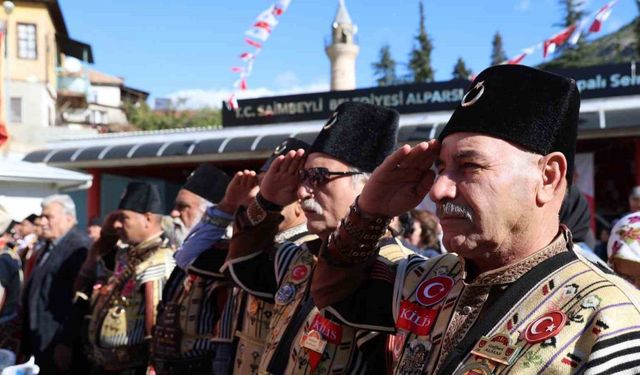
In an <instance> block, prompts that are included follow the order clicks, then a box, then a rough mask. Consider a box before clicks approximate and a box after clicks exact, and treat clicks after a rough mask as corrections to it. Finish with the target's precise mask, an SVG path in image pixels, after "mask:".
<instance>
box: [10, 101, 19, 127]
mask: <svg viewBox="0 0 640 375" xmlns="http://www.w3.org/2000/svg"><path fill="white" fill-rule="evenodd" d="M10 107H11V108H10V117H9V121H10V122H17V123H22V98H11V102H10Z"/></svg>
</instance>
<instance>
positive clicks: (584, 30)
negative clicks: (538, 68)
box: [503, 0, 618, 64]
mask: <svg viewBox="0 0 640 375" xmlns="http://www.w3.org/2000/svg"><path fill="white" fill-rule="evenodd" d="M617 2H618V0H612V1H609V2H608V3H606V4H605V5H604V6H602V7H601V8H600V9H599V10H598V11H597V12H595V13H594V14H591V15H590V16H589V17H586V18H584V19H583V20H582V21H580V23H578V24H577V25H571V26H569V27H567V28H565V29H564V30H562V31H560V32H559V33H557V34H555V35H553V36H552V37H550V38H548V39H545V40H544V41H543V42H541V43H538V44H536V45H533V46H531V47H528V48H525V49H523V50H522V51H521V52H520V54H518V55H517V56H514V57H512V58H511V59H508V60H506V61H504V62H503V64H520V63H522V61H523V60H524V59H525V58H526V57H527V56H529V55H531V54H533V53H534V52H536V51H538V50H542V57H543V58H545V59H546V58H547V56H549V55H550V54H553V53H554V52H555V51H556V49H558V48H559V47H562V46H564V45H566V44H568V45H570V46H574V45H576V44H577V43H578V40H580V38H582V37H585V36H587V35H589V34H593V33H597V32H600V30H602V24H603V23H604V22H605V21H606V20H607V18H609V16H610V15H611V11H612V10H613V6H614V5H616V3H617Z"/></svg>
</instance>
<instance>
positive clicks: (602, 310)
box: [389, 233, 640, 375]
mask: <svg viewBox="0 0 640 375" xmlns="http://www.w3.org/2000/svg"><path fill="white" fill-rule="evenodd" d="M567 243H569V244H570V243H571V239H570V235H569V234H568V233H567V237H566V240H565V238H564V237H563V236H559V238H557V239H556V240H554V242H553V243H552V244H551V245H549V246H548V247H547V248H545V249H543V250H541V251H539V252H538V253H536V254H533V255H531V256H529V257H528V258H526V259H525V260H523V261H520V262H518V263H516V264H513V265H511V266H508V267H504V268H502V269H499V270H494V271H491V272H488V273H485V274H481V275H479V276H478V277H477V278H476V279H475V280H474V281H473V282H472V283H471V284H467V283H465V281H464V279H463V272H462V270H463V269H464V260H463V259H462V258H460V257H458V256H456V255H455V254H446V255H443V256H441V257H438V258H432V259H429V260H424V259H420V258H418V257H410V258H409V259H408V260H407V261H406V262H403V263H402V264H401V265H400V266H399V268H398V273H397V280H398V281H402V282H401V283H396V290H395V293H394V306H393V314H394V319H395V322H396V332H397V333H396V335H394V336H393V337H392V338H391V339H390V340H389V349H390V352H391V354H392V360H393V362H392V363H393V373H394V374H432V373H439V374H440V373H442V374H451V373H454V374H474V375H482V374H486V375H488V374H494V373H505V374H506V373H511V374H541V373H545V374H548V373H550V374H565V373H582V372H585V373H587V374H597V373H602V372H603V371H604V370H606V369H609V368H610V367H612V366H615V364H619V362H620V359H621V358H623V357H624V356H625V355H629V354H630V352H629V349H627V348H626V347H625V348H622V347H620V346H619V345H616V344H618V343H619V342H621V340H623V339H622V338H623V337H626V339H632V338H633V337H636V339H640V326H638V325H637V322H638V321H640V302H639V301H640V293H639V292H638V291H637V290H635V289H634V288H630V285H629V284H626V283H625V282H624V281H622V280H621V279H620V278H618V277H617V276H613V275H610V274H607V273H606V272H604V271H603V270H601V269H599V268H598V267H597V266H595V265H593V264H592V263H590V262H588V261H587V260H585V259H583V258H581V257H580V256H577V255H575V254H574V253H573V252H572V251H570V250H567V246H568V245H567ZM569 247H570V246H569ZM496 291H497V293H499V297H498V298H497V299H493V300H490V299H489V300H487V298H489V297H490V295H491V294H490V292H494V293H495V292H496ZM487 301H488V302H487ZM485 302H486V306H484V305H485ZM635 348H636V349H633V350H631V351H632V352H633V353H635V354H634V355H636V356H640V346H635ZM625 351H626V352H628V353H625ZM612 363H613V364H612ZM626 363H627V364H626V365H625V364H622V365H621V366H623V367H624V368H623V367H620V369H621V370H627V369H630V368H633V366H636V365H634V364H633V363H632V362H628V361H627V362H626Z"/></svg>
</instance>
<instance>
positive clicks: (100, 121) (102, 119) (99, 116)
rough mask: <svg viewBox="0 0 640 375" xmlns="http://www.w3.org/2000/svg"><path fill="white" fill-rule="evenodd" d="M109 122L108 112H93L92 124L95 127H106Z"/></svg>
mask: <svg viewBox="0 0 640 375" xmlns="http://www.w3.org/2000/svg"><path fill="white" fill-rule="evenodd" d="M107 123H108V121H107V112H106V111H98V110H95V109H94V110H92V111H91V124H93V125H106V124H107Z"/></svg>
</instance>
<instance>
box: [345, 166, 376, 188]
mask: <svg viewBox="0 0 640 375" xmlns="http://www.w3.org/2000/svg"><path fill="white" fill-rule="evenodd" d="M349 172H359V173H360V174H354V175H352V176H351V182H352V183H353V187H354V188H355V187H357V186H358V184H359V183H362V184H363V185H364V184H366V183H367V181H369V178H370V177H371V173H365V172H362V171H361V170H360V169H358V168H355V167H351V168H349Z"/></svg>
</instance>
